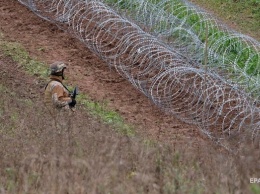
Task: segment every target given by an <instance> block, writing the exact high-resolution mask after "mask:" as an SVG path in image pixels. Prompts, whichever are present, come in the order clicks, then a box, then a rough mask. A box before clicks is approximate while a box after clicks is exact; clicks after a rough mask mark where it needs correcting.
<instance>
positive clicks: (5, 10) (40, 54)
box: [0, 0, 207, 144]
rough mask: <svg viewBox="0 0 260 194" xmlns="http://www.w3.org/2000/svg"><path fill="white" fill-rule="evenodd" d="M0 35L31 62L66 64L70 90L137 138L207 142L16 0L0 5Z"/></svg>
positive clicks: (83, 47)
mask: <svg viewBox="0 0 260 194" xmlns="http://www.w3.org/2000/svg"><path fill="white" fill-rule="evenodd" d="M0 32H2V33H3V34H4V37H5V39H6V40H8V41H13V42H19V43H20V44H22V45H23V46H24V47H25V48H26V50H27V51H28V52H29V53H30V55H31V56H32V57H35V58H37V59H38V60H40V61H43V62H46V64H50V63H52V62H54V61H65V62H66V63H67V64H68V66H69V68H68V73H67V77H68V81H67V83H68V84H69V85H72V86H73V85H78V86H79V89H80V91H81V92H83V93H86V94H87V95H88V96H90V97H91V98H92V99H93V100H94V101H99V102H107V103H108V106H109V107H110V108H111V109H113V110H116V111H117V112H119V113H120V114H121V115H122V116H123V118H125V120H126V122H128V123H131V124H133V125H134V126H135V127H136V131H137V132H138V133H139V134H141V135H143V136H147V137H149V138H152V139H156V140H159V141H163V142H168V143H169V144H172V143H176V140H178V141H182V142H186V141H189V139H191V138H192V139H193V140H195V139H196V140H197V142H200V141H204V140H207V138H206V137H205V136H204V135H202V134H201V133H200V131H199V129H198V128H197V127H196V126H193V125H189V124H186V123H184V122H182V121H180V120H178V119H176V118H175V117H173V116H169V115H167V114H166V113H164V112H162V111H161V110H160V109H159V108H158V107H156V106H155V105H154V104H152V102H150V101H149V99H147V98H146V97H145V96H144V95H143V94H142V93H141V92H139V91H137V90H136V89H135V88H134V87H133V86H132V85H131V84H130V83H129V82H128V81H127V80H124V79H122V78H121V77H120V75H118V74H117V72H115V71H114V70H111V69H109V67H108V66H107V64H106V63H104V62H103V61H102V60H100V59H99V58H98V57H97V56H95V55H94V54H93V53H92V52H91V51H90V50H88V49H87V48H86V47H85V46H84V45H83V44H82V43H81V42H80V41H78V40H76V39H74V38H73V37H71V36H70V35H68V34H66V33H65V32H63V31H61V30H59V29H58V28H57V27H56V26H55V25H53V24H51V23H49V22H47V21H45V20H43V19H41V18H39V17H38V16H36V15H35V14H33V13H32V12H31V11H30V10H29V9H27V8H26V7H24V6H23V5H21V4H20V3H19V2H18V1H17V0H0ZM0 66H2V64H1V63H0ZM17 76H19V69H16V70H15V71H14V72H13V77H14V79H15V77H17ZM27 82H28V81H26V80H24V81H22V82H19V84H18V85H17V86H18V87H21V89H22V88H23V87H27V86H26V85H27V84H28V83H27ZM29 82H30V80H29ZM43 87H44V85H43V84H42V85H39V86H37V89H38V91H36V92H39V93H40V92H42V91H43ZM39 100H41V99H39Z"/></svg>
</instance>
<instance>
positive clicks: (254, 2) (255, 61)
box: [105, 0, 260, 95]
mask: <svg viewBox="0 0 260 194" xmlns="http://www.w3.org/2000/svg"><path fill="white" fill-rule="evenodd" d="M147 1H149V2H150V3H151V4H154V5H155V4H157V3H159V2H160V1H159V0H147ZM105 2H106V3H108V5H112V6H113V4H115V3H116V2H117V3H118V2H119V3H118V4H117V7H118V8H119V9H122V10H123V11H124V10H125V8H126V7H129V9H128V11H130V12H133V13H135V12H136V13H137V11H138V10H137V8H136V9H133V8H135V7H138V6H137V5H136V4H137V3H138V1H130V0H121V1H116V0H113V2H111V0H107V1H105ZM195 2H200V3H205V4H206V5H208V6H211V7H213V6H214V7H217V8H218V9H220V11H221V10H222V8H223V7H224V8H223V10H222V11H223V12H222V15H223V14H224V13H225V14H224V15H226V13H228V15H232V17H237V12H238V11H239V13H241V10H243V11H242V13H243V15H241V16H240V17H238V18H239V21H243V20H244V18H247V16H248V14H249V13H248V12H249V11H251V12H250V22H249V23H251V24H252V26H250V27H248V26H243V28H245V29H247V28H249V29H251V31H254V32H256V33H257V32H259V31H260V25H259V21H260V1H259V0H249V1H246V2H245V1H235V0H234V1H228V0H226V1H224V0H217V1H215V0H211V1H203V0H201V1H199V0H197V1H195ZM131 3H132V4H133V5H134V6H131V5H130V4H131ZM140 5H141V3H140V2H139V6H140ZM139 8H140V7H139ZM147 9H148V8H147ZM159 9H163V10H164V12H165V13H166V15H167V14H168V15H173V16H175V17H177V18H178V19H180V20H184V19H185V23H186V24H188V26H190V28H191V29H192V31H193V32H194V33H195V34H196V35H197V36H198V38H199V40H200V41H201V42H202V43H205V42H206V40H207V45H209V46H210V45H214V44H217V45H218V48H217V49H216V50H215V52H216V53H217V54H218V55H219V56H220V57H219V59H217V60H215V63H216V64H203V65H210V66H212V65H214V66H219V67H220V68H222V66H223V65H224V66H225V71H226V72H227V73H230V74H232V73H235V74H236V73H237V72H234V71H235V70H234V68H233V66H234V65H236V68H237V69H240V70H238V71H239V72H240V71H243V72H245V73H246V75H242V74H241V76H244V78H243V79H242V81H244V82H248V80H247V78H246V77H247V76H250V77H251V78H250V79H251V80H254V81H253V83H252V84H249V85H248V88H246V90H252V88H254V87H255V85H254V84H255V82H257V80H258V79H259V75H260V63H259V61H260V59H259V51H258V50H256V49H255V48H254V47H253V46H252V45H250V44H249V45H248V44H247V42H245V41H244V40H242V39H241V38H237V37H230V36H229V33H227V32H225V31H223V30H222V29H220V28H219V26H216V25H215V24H214V23H213V22H211V23H212V24H210V23H207V21H205V20H203V18H204V15H203V14H201V13H199V12H196V11H194V10H192V9H190V8H189V7H187V6H186V5H184V4H183V3H182V1H181V0H171V1H167V2H165V3H164V4H161V5H160V8H159ZM151 11H152V10H151ZM133 13H132V14H133ZM134 17H136V18H138V15H137V16H134ZM165 19H166V18H165ZM254 27H255V28H254ZM169 28H171V26H170V25H169V22H168V21H166V20H162V21H160V22H158V23H157V24H155V25H154V26H152V27H151V31H152V32H157V33H158V32H159V33H160V32H163V31H168V30H169ZM206 29H208V30H206ZM185 35H186V32H183V33H182V32H180V31H176V32H174V33H172V34H171V35H169V36H168V39H169V40H174V39H181V38H182V39H183V41H187V40H185V39H186V36H185ZM201 52H203V51H201ZM206 55H207V54H206ZM205 57H207V56H204V58H205ZM222 59H224V61H222ZM201 60H202V61H205V60H204V59H201ZM238 79H239V80H238ZM233 81H234V82H241V78H237V79H236V77H233ZM254 89H255V90H258V89H257V88H254ZM256 95H259V94H256Z"/></svg>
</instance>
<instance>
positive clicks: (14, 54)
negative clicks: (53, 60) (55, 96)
mask: <svg viewBox="0 0 260 194" xmlns="http://www.w3.org/2000/svg"><path fill="white" fill-rule="evenodd" d="M0 50H1V51H2V52H3V53H4V54H5V55H6V56H8V57H11V58H12V59H13V60H14V61H15V62H17V63H18V64H20V65H21V66H22V67H23V68H24V70H25V71H26V72H28V73H29V74H31V75H35V76H38V77H40V78H42V79H44V80H45V81H46V83H47V80H48V67H47V64H46V63H44V62H40V61H38V60H37V59H34V58H32V57H31V56H30V55H29V53H28V52H27V51H26V49H25V48H24V47H23V46H22V45H21V44H19V43H17V42H8V41H5V40H4V35H3V34H2V33H0ZM0 86H1V85H0ZM1 87H2V86H1ZM69 88H70V87H69ZM77 101H78V103H79V104H81V105H83V106H85V107H86V108H87V110H88V112H89V113H90V114H91V115H94V116H96V117H98V118H100V119H101V120H102V122H104V123H107V124H109V125H112V126H113V127H114V128H115V129H116V130H117V131H118V132H120V133H123V134H125V135H128V136H133V135H134V134H135V132H134V127H133V126H130V125H129V124H126V123H125V121H124V119H123V118H122V117H121V116H120V114H119V113H117V112H115V111H113V110H110V109H109V108H108V107H107V104H106V103H104V102H103V103H99V102H95V101H92V100H90V99H89V98H88V97H87V95H86V94H80V95H78V97H77ZM25 103H27V104H28V105H31V102H30V101H26V102H25ZM15 118H16V115H13V119H15Z"/></svg>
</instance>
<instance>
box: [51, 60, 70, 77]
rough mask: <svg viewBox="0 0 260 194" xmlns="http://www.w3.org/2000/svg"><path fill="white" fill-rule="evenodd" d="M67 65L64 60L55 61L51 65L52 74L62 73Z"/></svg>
mask: <svg viewBox="0 0 260 194" xmlns="http://www.w3.org/2000/svg"><path fill="white" fill-rule="evenodd" d="M66 67H67V66H66V65H65V63H64V62H60V61H57V62H54V63H52V64H51V65H50V71H51V75H62V73H63V70H64V69H65V68H66Z"/></svg>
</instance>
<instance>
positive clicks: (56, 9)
mask: <svg viewBox="0 0 260 194" xmlns="http://www.w3.org/2000/svg"><path fill="white" fill-rule="evenodd" d="M18 1H19V2H20V3H22V4H24V5H26V6H27V7H29V8H30V9H31V10H32V11H33V12H34V13H36V14H37V15H39V16H40V17H42V18H44V19H46V20H48V21H50V22H53V23H55V24H56V25H57V26H59V27H60V28H62V29H63V30H66V31H67V32H68V33H70V34H72V35H73V36H75V37H77V38H78V39H79V40H80V41H82V42H83V43H84V44H85V45H86V46H87V47H88V48H89V49H90V50H92V51H93V52H94V53H96V54H97V55H98V56H99V57H100V58H102V59H103V60H104V61H106V62H107V64H108V65H109V66H111V67H114V68H115V69H116V71H117V72H118V73H119V74H120V75H121V76H123V77H124V78H126V79H127V80H129V82H131V83H132V85H133V86H134V87H136V88H137V89H138V90H140V91H141V92H142V93H144V94H145V95H146V96H147V97H148V98H149V99H151V100H152V101H153V102H154V103H155V104H156V105H157V106H159V107H160V108H161V109H163V110H164V111H166V112H168V113H170V114H172V115H174V116H176V117H178V118H180V119H181V120H183V121H185V122H187V123H192V124H195V125H198V126H199V127H200V128H201V130H202V131H203V132H204V133H205V134H206V135H208V137H210V138H211V139H214V140H216V141H218V142H221V141H222V140H225V139H227V138H229V137H237V136H240V138H239V139H240V140H241V141H243V138H244V137H245V136H248V134H249V136H250V138H251V139H257V141H259V139H258V138H259V130H260V103H259V98H260V97H259V96H260V73H259V72H260V53H259V50H260V44H259V42H258V41H256V40H254V39H253V38H251V37H248V36H245V35H242V34H239V33H237V32H235V31H232V30H230V29H228V28H227V27H225V26H223V25H222V24H220V23H218V21H217V20H215V19H214V18H213V17H212V16H211V15H209V14H207V13H206V12H204V11H203V10H201V9H199V8H197V7H195V6H193V5H192V4H190V3H188V1H180V0H178V1H177V0H176V3H175V4H174V3H173V2H174V1H169V0H164V1H160V3H152V2H151V1H145V0H142V1H136V0H133V1H127V0H121V1H116V2H117V3H113V4H111V2H115V1H111V2H109V0H108V1H103V2H101V1H98V0H84V1H83V0H18ZM124 3H125V4H124ZM170 3H172V4H170ZM108 5H110V6H112V7H113V9H112V8H111V7H110V6H108ZM166 6H168V8H169V7H170V8H171V10H173V13H175V15H174V14H172V13H168V12H166V10H167V9H166ZM122 7H128V8H129V9H127V10H124V9H123V8H122ZM176 10H177V11H176ZM180 10H182V11H180ZM180 15H182V18H181V17H179V16H180ZM190 18H195V19H196V22H195V23H193V24H191V23H190V22H189V21H190ZM198 18H199V19H198ZM205 27H206V29H207V31H208V33H209V35H208V37H205V32H204V31H205ZM195 28H197V29H195ZM220 34H221V35H222V36H220ZM206 39H207V41H208V45H207V43H206ZM206 49H207V51H208V52H205V50H206ZM234 53H236V55H234ZM231 54H232V57H230V56H229V55H231ZM245 54H246V55H245ZM244 55H245V56H246V59H243V60H242V59H241V58H242V57H245V56H244ZM205 59H207V60H205ZM203 62H205V64H203ZM241 62H244V64H243V65H242V66H241ZM253 62H254V63H253ZM249 70H250V72H249ZM241 134H242V135H241ZM244 134H246V135H244ZM243 135H244V136H243ZM241 136H242V137H241ZM240 140H239V141H240Z"/></svg>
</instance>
